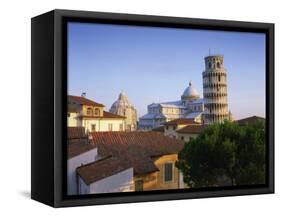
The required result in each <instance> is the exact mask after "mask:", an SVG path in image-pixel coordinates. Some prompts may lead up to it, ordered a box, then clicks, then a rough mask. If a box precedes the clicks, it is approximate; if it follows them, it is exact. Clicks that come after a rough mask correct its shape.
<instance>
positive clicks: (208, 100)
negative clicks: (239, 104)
mask: <svg viewBox="0 0 281 217" xmlns="http://www.w3.org/2000/svg"><path fill="white" fill-rule="evenodd" d="M203 94H204V106H205V110H204V114H203V121H204V124H211V123H214V122H223V121H224V120H225V119H229V112H228V102H227V73H226V70H225V68H224V65H223V56H221V55H211V56H207V57H205V71H204V72H203Z"/></svg>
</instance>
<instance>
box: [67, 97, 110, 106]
mask: <svg viewBox="0 0 281 217" xmlns="http://www.w3.org/2000/svg"><path fill="white" fill-rule="evenodd" d="M68 101H69V102H76V103H78V104H80V105H91V106H97V107H105V106H104V105H103V104H100V103H97V102H94V101H92V100H90V99H87V98H85V97H82V96H72V95H68Z"/></svg>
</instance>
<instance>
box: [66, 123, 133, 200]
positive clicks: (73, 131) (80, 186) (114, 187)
mask: <svg viewBox="0 0 281 217" xmlns="http://www.w3.org/2000/svg"><path fill="white" fill-rule="evenodd" d="M89 170H90V173H89ZM133 190H134V174H133V168H132V167H130V165H129V164H127V162H123V164H122V163H120V162H119V161H116V160H115V159H112V158H111V157H102V156H100V155H98V147H97V146H96V145H95V144H93V142H92V141H91V139H90V138H88V136H87V134H85V129H84V128H83V127H68V160H67V192H68V195H77V194H96V193H108V192H125V191H133Z"/></svg>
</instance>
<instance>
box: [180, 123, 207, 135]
mask: <svg viewBox="0 0 281 217" xmlns="http://www.w3.org/2000/svg"><path fill="white" fill-rule="evenodd" d="M204 128H205V126H204V125H199V124H198V125H188V126H186V127H183V128H181V129H179V130H177V132H178V133H188V134H199V133H201V132H202V131H203V130H204Z"/></svg>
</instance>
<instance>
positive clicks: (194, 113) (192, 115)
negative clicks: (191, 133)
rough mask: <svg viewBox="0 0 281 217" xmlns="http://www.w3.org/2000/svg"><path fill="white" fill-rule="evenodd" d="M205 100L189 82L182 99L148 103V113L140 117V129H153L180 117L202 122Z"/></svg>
mask: <svg viewBox="0 0 281 217" xmlns="http://www.w3.org/2000/svg"><path fill="white" fill-rule="evenodd" d="M203 101H204V99H203V98H200V95H199V93H198V91H197V90H196V89H195V88H194V87H193V85H192V83H191V82H189V85H188V87H187V88H186V89H185V91H184V92H183V94H182V96H181V100H178V101H172V102H162V103H152V104H150V105H148V106H147V111H148V113H147V114H145V115H144V116H142V117H140V118H139V124H138V128H139V129H140V130H151V129H153V128H155V127H159V126H161V125H163V124H164V123H166V122H168V121H172V120H175V119H179V118H186V119H192V120H194V121H196V122H198V123H201V122H202V113H203V111H204V102H203Z"/></svg>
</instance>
